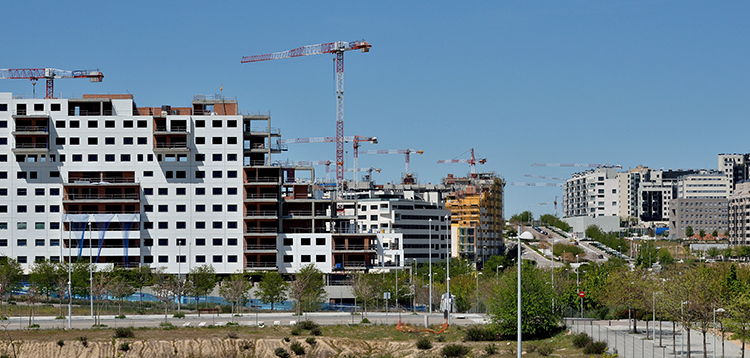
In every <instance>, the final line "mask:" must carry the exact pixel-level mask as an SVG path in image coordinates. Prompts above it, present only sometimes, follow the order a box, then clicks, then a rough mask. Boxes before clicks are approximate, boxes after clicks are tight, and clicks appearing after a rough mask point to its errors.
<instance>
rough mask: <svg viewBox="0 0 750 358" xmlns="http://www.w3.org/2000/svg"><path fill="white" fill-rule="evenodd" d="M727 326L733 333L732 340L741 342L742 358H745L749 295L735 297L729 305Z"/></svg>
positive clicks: (749, 335) (749, 325)
mask: <svg viewBox="0 0 750 358" xmlns="http://www.w3.org/2000/svg"><path fill="white" fill-rule="evenodd" d="M728 311H729V317H730V318H729V320H728V321H727V326H728V327H729V330H730V331H731V332H732V333H733V335H732V339H739V340H740V341H741V342H742V358H745V344H746V343H747V342H750V294H748V293H744V294H742V295H741V296H738V297H736V298H735V299H734V300H733V302H732V303H731V304H730V305H729V310H728Z"/></svg>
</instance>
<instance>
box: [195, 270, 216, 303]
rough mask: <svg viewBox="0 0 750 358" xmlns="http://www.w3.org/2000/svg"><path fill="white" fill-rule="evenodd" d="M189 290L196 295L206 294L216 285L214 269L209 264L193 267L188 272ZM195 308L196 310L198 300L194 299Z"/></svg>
mask: <svg viewBox="0 0 750 358" xmlns="http://www.w3.org/2000/svg"><path fill="white" fill-rule="evenodd" d="M188 281H189V282H190V292H191V293H192V294H193V295H195V296H196V297H200V296H208V294H209V293H210V292H211V291H213V289H214V287H216V282H217V280H216V271H215V270H214V267H213V266H211V265H201V266H197V267H193V268H192V269H190V272H189V273H188ZM195 309H196V310H198V301H197V300H196V301H195Z"/></svg>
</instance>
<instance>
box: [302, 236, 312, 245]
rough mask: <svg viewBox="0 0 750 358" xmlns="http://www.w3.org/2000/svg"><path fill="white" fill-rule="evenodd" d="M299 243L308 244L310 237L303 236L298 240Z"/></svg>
mask: <svg viewBox="0 0 750 358" xmlns="http://www.w3.org/2000/svg"><path fill="white" fill-rule="evenodd" d="M300 245H302V246H310V238H309V237H303V238H302V239H301V240H300Z"/></svg>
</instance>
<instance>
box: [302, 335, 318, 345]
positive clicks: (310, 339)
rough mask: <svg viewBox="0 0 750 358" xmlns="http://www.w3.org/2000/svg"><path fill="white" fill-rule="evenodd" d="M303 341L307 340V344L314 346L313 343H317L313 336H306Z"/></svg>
mask: <svg viewBox="0 0 750 358" xmlns="http://www.w3.org/2000/svg"><path fill="white" fill-rule="evenodd" d="M305 342H307V344H309V345H311V346H314V345H315V343H318V342H316V341H315V337H307V339H306V340H305Z"/></svg>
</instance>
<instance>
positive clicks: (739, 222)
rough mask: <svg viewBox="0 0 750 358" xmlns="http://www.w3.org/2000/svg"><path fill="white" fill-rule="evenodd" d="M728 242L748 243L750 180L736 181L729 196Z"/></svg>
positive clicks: (733, 243)
mask: <svg viewBox="0 0 750 358" xmlns="http://www.w3.org/2000/svg"><path fill="white" fill-rule="evenodd" d="M728 234H729V244H730V245H750V181H748V180H745V181H741V182H739V183H737V184H736V185H735V187H734V193H733V194H732V195H731V196H730V197H729V232H728Z"/></svg>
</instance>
